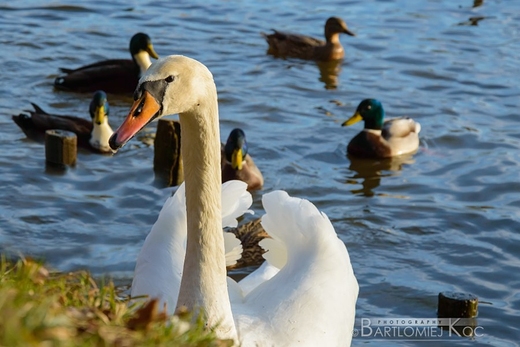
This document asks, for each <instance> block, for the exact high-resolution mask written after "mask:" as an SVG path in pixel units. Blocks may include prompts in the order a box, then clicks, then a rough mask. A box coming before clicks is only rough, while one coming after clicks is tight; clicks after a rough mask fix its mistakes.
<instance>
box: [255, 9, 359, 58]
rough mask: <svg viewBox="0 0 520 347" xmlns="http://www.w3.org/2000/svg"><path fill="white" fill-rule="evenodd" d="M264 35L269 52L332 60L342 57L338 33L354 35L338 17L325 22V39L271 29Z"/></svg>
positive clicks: (343, 53) (284, 55)
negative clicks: (271, 31) (270, 31)
mask: <svg viewBox="0 0 520 347" xmlns="http://www.w3.org/2000/svg"><path fill="white" fill-rule="evenodd" d="M273 31H274V33H272V34H269V35H268V34H265V33H262V35H263V36H264V37H265V39H266V41H267V43H268V45H269V50H268V53H271V54H273V55H275V56H279V57H283V58H286V57H292V58H300V59H306V60H316V61H332V60H338V59H342V58H343V57H344V56H345V50H344V49H343V46H342V45H341V42H340V41H339V34H342V33H344V34H347V35H350V36H356V34H354V33H353V32H352V31H350V30H349V29H348V27H347V24H346V23H345V22H344V21H343V20H342V19H341V18H338V17H330V18H329V19H327V22H325V41H323V40H318V39H315V38H313V37H310V36H306V35H300V34H292V33H286V32H281V31H277V30H273Z"/></svg>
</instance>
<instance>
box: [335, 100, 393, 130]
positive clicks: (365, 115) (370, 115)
mask: <svg viewBox="0 0 520 347" xmlns="http://www.w3.org/2000/svg"><path fill="white" fill-rule="evenodd" d="M384 118H385V111H384V109H383V105H382V104H381V102H380V101H379V100H376V99H365V100H363V101H361V102H360V103H359V106H358V107H357V109H356V112H355V113H354V115H353V116H352V117H350V118H349V119H347V120H346V121H345V122H343V124H341V126H346V125H352V124H355V123H357V122H359V121H360V120H364V121H365V129H376V130H379V129H381V128H382V127H383V121H384Z"/></svg>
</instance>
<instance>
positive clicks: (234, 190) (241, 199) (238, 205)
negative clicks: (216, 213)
mask: <svg viewBox="0 0 520 347" xmlns="http://www.w3.org/2000/svg"><path fill="white" fill-rule="evenodd" d="M252 203H253V198H252V197H251V193H249V192H248V191H247V183H245V182H242V181H237V180H233V181H228V182H225V183H223V184H222V227H223V228H225V227H232V228H234V227H236V226H237V225H238V221H237V218H238V217H240V216H241V215H243V214H244V213H246V212H250V213H252V211H250V210H248V209H249V207H251V204H252Z"/></svg>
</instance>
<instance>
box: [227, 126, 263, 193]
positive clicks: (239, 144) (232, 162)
mask: <svg viewBox="0 0 520 347" xmlns="http://www.w3.org/2000/svg"><path fill="white" fill-rule="evenodd" d="M231 180H240V181H243V182H246V183H247V190H249V191H251V190H256V189H261V188H262V186H263V185H264V177H263V176H262V173H261V172H260V169H258V167H257V166H256V164H255V162H254V161H253V158H251V156H250V155H249V152H248V147H247V141H246V134H245V133H244V131H243V130H242V129H239V128H236V129H233V130H232V131H231V133H230V134H229V137H228V139H227V141H226V144H225V145H224V146H223V147H222V182H227V181H231Z"/></svg>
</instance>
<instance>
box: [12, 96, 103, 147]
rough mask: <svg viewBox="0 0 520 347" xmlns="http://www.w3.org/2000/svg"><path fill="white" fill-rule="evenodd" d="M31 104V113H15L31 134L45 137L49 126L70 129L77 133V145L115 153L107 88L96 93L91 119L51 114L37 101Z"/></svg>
mask: <svg viewBox="0 0 520 347" xmlns="http://www.w3.org/2000/svg"><path fill="white" fill-rule="evenodd" d="M31 105H33V107H34V111H27V112H29V114H24V113H22V114H19V115H18V116H12V118H13V121H14V122H15V123H16V124H17V125H18V126H19V127H20V128H21V129H22V131H23V132H24V133H25V135H26V136H27V137H28V138H30V139H33V140H36V141H43V140H44V139H45V132H46V131H47V130H51V129H59V130H67V131H71V132H73V133H75V134H76V136H77V141H78V142H77V143H78V146H80V147H83V148H85V149H89V150H91V151H93V152H99V153H112V150H111V149H110V146H109V145H108V139H109V138H110V136H112V133H113V130H112V128H111V127H110V125H109V124H108V114H109V106H108V101H107V96H106V94H105V93H104V92H102V91H97V92H96V93H94V96H93V98H92V101H91V102H90V107H89V113H90V116H91V118H92V120H91V121H89V120H86V119H83V118H79V117H75V116H67V115H56V114H49V113H47V112H45V111H44V110H42V109H41V107H39V106H38V105H36V104H33V103H31Z"/></svg>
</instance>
